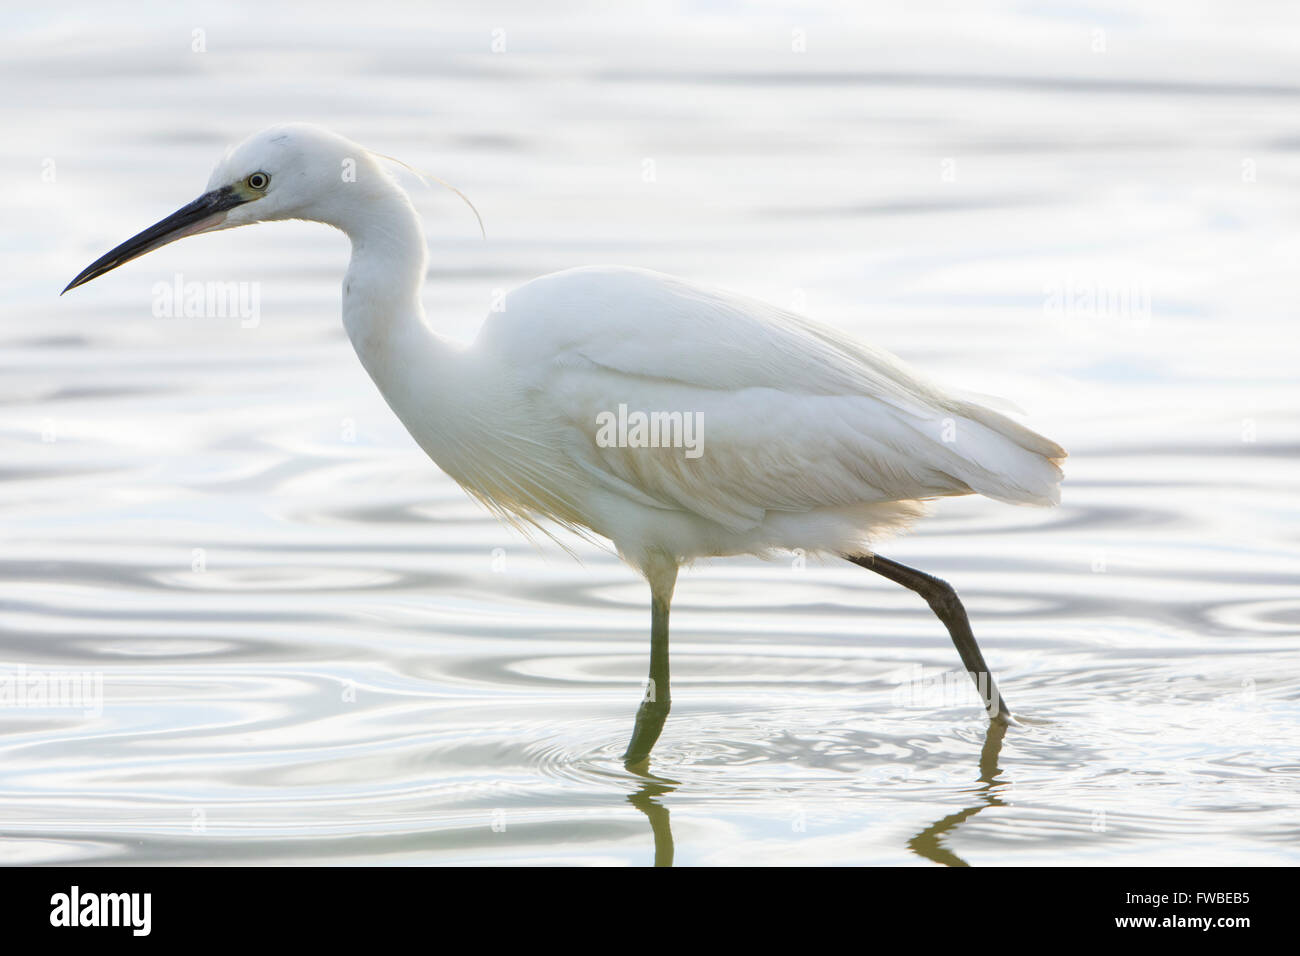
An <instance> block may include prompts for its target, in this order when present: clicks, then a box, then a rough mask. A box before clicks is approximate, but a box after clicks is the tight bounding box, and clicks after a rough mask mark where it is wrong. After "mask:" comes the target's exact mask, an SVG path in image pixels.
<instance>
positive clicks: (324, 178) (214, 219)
mask: <svg viewBox="0 0 1300 956" xmlns="http://www.w3.org/2000/svg"><path fill="white" fill-rule="evenodd" d="M393 190H398V191H399V192H400V189H399V187H397V186H396V184H395V183H394V182H393V180H392V178H391V177H390V176H389V175H388V173H387V171H386V170H384V169H383V168H382V167H381V166H380V165H379V163H378V162H377V160H376V157H375V156H374V155H373V154H372V153H370V152H369V151H368V150H366V149H365V148H363V147H361V146H358V145H357V144H356V143H353V142H352V141H351V140H348V139H345V138H343V137H342V136H339V135H337V134H335V133H331V132H330V131H329V130H326V129H322V128H321V127H319V126H312V125H310V124H308V123H288V124H285V125H281V126H272V127H271V128H270V129H265V130H263V131H262V132H260V133H255V134H254V135H252V136H250V137H249V138H248V139H246V140H244V142H242V143H240V144H239V145H238V146H235V147H233V148H231V149H229V150H227V151H226V154H225V155H224V156H223V157H222V158H221V160H220V161H219V162H218V163H217V165H216V168H215V169H214V170H213V171H212V176H211V178H210V179H209V180H208V187H207V190H206V191H205V192H204V193H203V195H202V196H200V197H199V198H198V199H196V200H194V201H193V202H192V203H189V204H188V205H186V206H183V207H181V208H180V209H178V210H177V211H176V212H174V213H172V214H171V215H170V216H168V217H167V218H166V219H163V220H162V221H160V222H157V223H154V225H152V226H150V227H149V228H148V229H146V230H144V231H143V232H141V233H140V234H139V235H136V236H133V237H132V238H130V239H128V240H127V241H126V242H124V243H122V244H121V245H120V246H118V247H117V248H116V249H113V250H112V251H110V252H108V253H107V254H105V255H103V256H101V257H100V258H98V259H96V260H95V261H94V262H92V263H91V264H90V265H89V266H87V267H86V268H85V269H84V270H83V271H82V272H81V274H80V275H78V276H77V277H76V278H75V279H73V280H72V281H71V282H70V283H68V286H67V288H65V289H64V290H63V291H64V292H67V291H68V289H73V288H76V287H77V286H79V285H82V284H84V283H86V282H89V281H90V280H91V279H94V278H96V277H97V276H101V275H103V274H104V273H105V272H109V271H111V270H113V269H116V268H117V267H118V266H120V265H122V264H123V263H126V262H130V261H131V260H132V259H136V258H138V257H140V256H142V255H144V254H145V253H146V252H151V251H153V250H154V249H157V248H158V247H159V246H165V245H166V244H167V243H169V242H175V241H176V240H177V239H183V238H184V237H186V236H194V235H198V234H199V233H201V232H214V231H216V230H218V229H233V228H234V227H235V226H246V225H249V224H250V223H254V222H270V221H273V220H278V219H309V220H313V221H315V222H323V223H328V224H329V225H332V226H337V227H339V228H341V229H345V228H346V226H347V216H348V214H349V210H356V209H357V208H358V207H359V206H361V205H363V204H364V200H366V199H367V198H374V197H376V196H379V195H391V194H392V192H393Z"/></svg>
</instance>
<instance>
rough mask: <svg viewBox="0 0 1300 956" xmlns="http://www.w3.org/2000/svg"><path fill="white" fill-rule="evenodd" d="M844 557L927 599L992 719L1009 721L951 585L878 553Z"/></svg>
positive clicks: (1004, 706) (1009, 715) (1005, 704)
mask: <svg viewBox="0 0 1300 956" xmlns="http://www.w3.org/2000/svg"><path fill="white" fill-rule="evenodd" d="M844 557H845V558H846V559H847V560H849V561H852V562H853V563H854V564H856V565H857V566H858V567H860V568H866V569H867V570H868V571H874V572H876V574H879V575H880V576H881V577H884V578H888V579H889V580H891V581H893V582H894V583H896V584H901V585H902V586H903V587H905V588H907V589H908V590H910V591H915V592H916V593H917V594H919V595H921V597H923V598H925V603H926V604H929V605H930V610H932V611H934V613H935V616H936V617H938V618H939V620H941V621H943V626H944V627H946V628H947V629H948V635H949V636H950V637H951V638H952V642H953V644H954V645H956V647H957V653H958V654H959V655H960V656H961V662H962V663H963V664H964V665H965V666H966V672H967V673H968V674H970V676H971V680H973V681H974V682H975V689H976V690H977V691H979V695H980V697H981V699H982V700H983V701H984V709H985V710H987V711H988V714H989V719H990V720H997V721H1003V722H1005V721H1007V720H1009V719H1010V717H1011V711H1009V710H1008V709H1007V703H1006V701H1004V700H1003V699H1002V694H1001V692H1000V691H999V690H998V685H997V684H996V683H994V681H993V672H992V671H990V670H989V666H988V665H987V664H985V663H984V655H983V654H981V653H980V646H979V645H978V644H976V643H975V635H974V634H973V633H972V632H971V629H970V620H969V619H968V618H967V617H966V608H965V607H963V606H962V603H961V598H959V597H957V592H956V591H954V590H953V588H952V585H951V584H949V583H948V582H947V581H944V580H942V579H941V578H936V577H934V576H933V575H930V574H926V573H925V572H924V571H918V570H916V568H909V567H908V566H907V565H905V564H899V563H898V562H897V561H890V560H889V559H888V558H884V557H881V556H880V555H878V554H867V555H849V554H846V555H844Z"/></svg>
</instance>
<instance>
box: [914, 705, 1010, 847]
mask: <svg viewBox="0 0 1300 956" xmlns="http://www.w3.org/2000/svg"><path fill="white" fill-rule="evenodd" d="M1006 735H1007V725H1006V724H1005V723H1004V722H1002V721H1000V720H993V721H990V722H989V725H988V730H987V732H986V733H985V735H984V746H983V748H982V749H981V750H980V775H979V780H980V783H982V784H983V786H982V787H980V788H979V790H977V791H976V793H977V794H978V796H979V802H978V803H977V804H975V805H974V806H971V807H967V808H966V809H965V810H959V811H958V812H957V813H953V814H949V815H948V816H946V817H944V818H943V819H942V820H939V821H937V822H935V823H932V824H930V826H928V827H926V828H925V829H924V830H922V831H921V832H920V833H918V834H917V835H916V836H914V837H912V839H910V840H908V841H907V847H908V849H909V850H911V851H912V852H913V853H916V854H917V855H919V856H923V857H925V858H926V859H927V860H932V861H934V862H935V863H941V864H943V865H944V866H970V864H969V863H967V862H966V861H965V860H963V859H962V858H961V857H959V856H958V855H957V854H956V853H953V852H952V851H951V850H949V849H948V848H947V847H945V846H944V845H943V837H944V836H945V835H946V834H947V833H948V832H949V831H951V830H954V829H956V828H957V827H958V826H960V825H961V824H963V823H965V822H966V821H967V820H969V819H970V818H971V817H973V816H975V814H977V813H979V812H980V811H981V810H983V809H984V808H985V807H1000V806H1005V804H1003V802H1002V801H1001V800H1000V799H999V798H998V788H999V787H1001V786H1003V785H1004V784H1005V783H1006V781H1000V782H999V781H998V779H997V777H998V774H1000V773H1001V772H1002V769H1001V768H1000V767H999V766H998V757H999V755H1001V753H1002V739H1003V738H1004V737H1005V736H1006Z"/></svg>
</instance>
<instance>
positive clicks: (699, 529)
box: [65, 124, 1065, 760]
mask: <svg viewBox="0 0 1300 956" xmlns="http://www.w3.org/2000/svg"><path fill="white" fill-rule="evenodd" d="M349 164H351V168H352V169H353V170H355V177H354V178H353V179H349V178H347V177H344V176H340V172H339V171H340V169H346V168H348V167H349ZM276 219H307V220H313V221H317V222H322V223H326V224H328V225H332V226H335V227H337V228H339V229H341V230H343V231H344V232H345V233H346V234H347V235H348V237H349V238H350V239H351V241H352V258H351V262H350V263H349V266H348V270H347V275H346V278H345V279H344V285H343V290H344V291H343V321H344V324H345V326H346V328H347V330H348V334H349V336H350V338H351V340H352V343H353V346H354V347H355V349H356V351H357V355H358V357H359V358H360V359H361V362H362V364H363V365H364V366H365V368H366V370H367V371H368V372H369V374H370V376H371V377H372V378H373V379H374V381H375V384H376V385H377V386H378V387H379V390H380V392H381V393H382V394H383V396H384V398H385V399H386V400H387V402H388V403H389V405H390V406H391V407H392V409H393V411H394V412H395V413H396V414H397V415H398V417H399V418H400V419H401V420H402V422H403V424H405V426H406V428H407V429H408V430H409V431H410V433H411V435H412V436H413V437H414V438H415V440H416V441H417V442H418V443H419V444H420V446H421V447H422V448H423V449H424V450H425V451H426V452H427V453H428V454H429V456H430V457H431V458H433V460H434V461H435V462H437V463H438V465H440V466H441V467H442V468H443V469H444V470H445V471H446V472H447V473H448V474H449V475H451V476H452V477H453V478H455V479H456V480H457V481H458V482H460V484H461V485H463V486H464V487H465V488H466V490H467V491H469V492H470V493H471V494H473V495H474V496H475V497H477V498H478V499H479V500H481V501H482V502H484V503H485V504H486V505H487V506H488V507H489V508H491V509H492V510H493V511H495V512H496V513H498V514H499V515H501V516H502V517H503V518H505V519H507V520H509V521H512V522H514V523H516V524H525V523H532V524H535V525H538V526H541V527H546V526H547V525H548V523H552V522H553V523H555V524H558V525H561V526H563V527H566V528H569V529H571V530H573V531H576V532H578V533H582V534H589V535H595V536H600V537H604V538H608V539H609V540H611V541H612V542H613V543H614V545H615V546H616V547H617V548H618V550H619V553H620V554H621V555H622V556H623V557H624V559H625V560H627V561H628V562H629V563H630V564H632V565H633V566H634V567H636V568H638V569H639V570H640V571H641V572H642V573H643V574H645V576H646V578H647V579H648V581H649V583H650V586H651V593H652V609H653V612H654V614H653V627H652V666H651V678H652V680H651V686H652V687H654V686H656V684H657V685H658V686H659V687H660V690H661V692H662V693H661V696H660V697H659V698H658V699H657V700H656V699H654V698H653V695H652V698H651V699H648V700H647V701H646V702H645V703H643V705H642V709H641V712H639V714H638V722H637V730H636V732H635V733H634V740H633V744H632V746H631V747H629V754H628V756H629V759H630V760H631V759H639V758H640V757H643V756H645V755H646V754H648V753H649V747H650V746H651V745H653V743H654V740H655V739H656V738H657V736H658V733H659V727H661V726H662V724H663V717H664V716H666V714H667V694H666V690H667V676H668V670H667V618H668V605H669V602H670V601H671V596H672V591H673V587H674V583H675V580H676V575H677V568H678V566H679V565H681V564H683V563H686V562H689V561H691V560H693V559H695V558H698V557H702V556H714V555H728V554H741V553H757V554H763V553H767V552H770V551H772V550H774V549H793V548H802V549H804V550H806V551H808V552H827V553H832V554H840V555H844V556H846V557H849V558H850V559H851V560H854V561H855V562H856V563H859V564H862V565H863V566H864V567H869V568H870V569H871V570H875V571H878V572H879V573H881V574H883V575H885V576H886V577H890V578H891V579H892V580H895V581H898V582H899V583H903V584H904V585H905V586H907V587H910V588H912V589H913V590H916V591H918V593H921V594H922V595H923V596H925V597H926V599H927V600H928V601H929V602H930V604H931V606H932V607H933V608H934V609H935V611H936V613H938V614H939V615H940V617H941V618H942V619H943V620H944V623H945V624H946V625H947V626H948V628H949V631H950V633H951V634H952V636H953V640H954V642H956V644H957V647H958V650H959V651H960V652H961V654H962V657H963V660H964V661H965V662H966V663H967V667H968V669H969V670H971V672H972V675H973V676H976V677H977V683H978V681H979V679H980V675H982V676H983V678H987V687H982V688H981V693H982V694H983V695H984V698H985V702H986V705H988V706H989V710H990V713H991V714H993V715H994V716H997V715H998V710H999V705H1000V706H1001V708H1002V711H1003V713H1005V705H1004V704H1002V701H1001V697H1000V696H999V695H998V694H997V691H996V688H995V687H993V684H992V680H991V677H989V675H988V673H987V668H986V667H985V666H984V663H983V659H982V657H981V656H980V654H979V650H978V647H977V646H976V645H975V643H974V638H973V636H972V635H970V633H969V626H968V625H967V624H966V623H965V613H964V611H961V613H960V614H959V615H958V614H957V611H959V610H960V602H959V601H957V599H956V594H955V592H951V589H950V588H948V587H947V585H946V584H944V583H943V582H940V581H937V579H933V578H930V577H929V576H927V575H923V574H921V573H920V572H917V571H914V570H912V569H908V568H904V567H903V566H901V565H894V564H893V563H892V562H887V561H886V559H883V558H880V559H877V558H872V557H866V555H868V554H869V548H870V545H871V542H872V541H873V539H875V538H877V537H878V536H880V535H883V534H886V533H890V532H894V531H897V530H899V529H901V528H903V527H905V526H906V525H907V524H908V523H909V522H910V521H912V520H913V519H915V518H916V517H918V516H920V515H922V514H923V513H924V510H925V504H924V502H925V501H926V500H928V499H932V498H938V497H944V496H950V495H965V494H971V493H979V494H983V495H987V496H988V497H990V498H995V499H997V500H999V501H1006V502H1011V503H1026V504H1037V505H1049V504H1054V503H1056V501H1057V500H1058V498H1059V482H1060V480H1061V470H1060V468H1059V462H1060V460H1061V459H1063V458H1064V457H1065V451H1064V450H1063V449H1062V448H1061V447H1060V446H1059V445H1057V444H1055V443H1054V442H1052V441H1049V440H1048V439H1046V438H1044V437H1042V436H1041V435H1038V434H1036V433H1034V432H1032V431H1030V430H1029V429H1027V428H1025V427H1024V426H1022V425H1020V424H1018V423H1016V422H1014V421H1012V420H1011V419H1009V418H1007V417H1006V416H1005V415H1003V414H1001V413H999V412H996V411H993V410H992V409H989V408H987V407H984V406H982V405H980V404H978V403H975V402H972V401H967V400H964V399H962V398H959V397H957V396H955V395H953V394H950V393H946V392H944V391H943V390H941V389H939V388H937V387H935V386H934V385H932V384H930V383H928V382H926V381H925V380H924V379H923V378H921V377H920V376H919V375H917V374H916V373H915V372H913V371H912V370H910V369H909V368H908V367H907V366H905V365H904V364H903V363H902V362H900V361H899V360H898V359H896V358H894V357H893V356H892V355H890V354H888V353H886V352H883V351H881V350H879V349H875V348H872V347H870V346H868V345H864V344H862V343H860V342H857V341H854V340H853V339H851V338H848V337H846V336H844V335H842V334H840V333H838V332H836V331H834V330H833V329H830V328H827V327H824V326H821V325H818V324H816V323H814V322H812V321H810V320H808V319H805V318H803V317H801V316H798V315H795V314H792V313H790V312H786V311H783V310H780V309H776V308H773V307H772V306H770V305H767V304H765V303H763V302H759V301H755V300H753V299H747V298H743V297H741V296H738V295H732V294H729V293H725V292H720V291H716V290H713V289H708V288H704V287H701V286H698V285H695V284H693V283H690V282H686V281H684V280H682V279H677V278H673V277H671V276H666V275H661V274H659V273H655V272H651V271H648V270H644V269H632V268H625V267H617V266H595V267H587V268H581V269H572V270H569V271H566V272H559V273H555V274H553V275H547V276H543V277H541V278H539V279H535V280H533V281H532V282H529V283H527V284H525V285H523V286H521V287H519V288H518V289H516V290H514V291H513V292H511V293H510V294H509V295H508V296H507V297H506V299H505V302H504V308H503V309H502V310H501V311H498V312H492V313H490V314H489V317H488V319H487V321H486V322H485V324H484V325H483V327H482V329H481V331H480V333H479V335H478V337H477V339H476V340H475V341H474V342H473V343H472V344H471V345H469V346H467V347H461V346H457V345H454V344H453V343H451V342H448V341H446V340H445V339H443V338H442V337H440V336H439V335H438V334H437V333H436V332H434V331H433V329H432V328H431V327H430V326H429V325H428V324H427V323H426V321H425V318H424V311H423V308H422V307H421V304H420V288H421V284H422V282H423V278H424V274H425V255H426V253H425V243H424V233H423V229H422V227H421V223H420V220H419V217H418V216H417V214H416V212H415V210H414V208H413V207H412V205H411V203H410V200H409V198H408V197H407V195H406V194H405V192H403V190H402V189H401V188H400V186H399V185H398V184H397V183H396V182H395V181H394V180H393V178H392V177H391V176H390V175H389V174H388V172H387V171H386V170H385V169H384V167H383V166H382V164H381V162H380V158H379V157H377V156H375V155H374V154H371V153H369V152H368V151H366V150H365V149H364V148H362V147H360V146H358V145H357V144H355V143H352V142H350V141H348V140H346V139H344V138H342V137H340V136H337V135H335V134H333V133H330V132H328V131H326V130H322V129H319V128H317V127H312V126H307V125H303V124H292V125H287V126H280V127H274V128H272V129H270V130H266V131H264V132H262V133H259V134H257V135H255V136H253V137H251V138H250V139H249V140H247V141H245V142H244V143H243V144H241V145H240V146H238V147H236V148H234V149H233V150H231V151H229V152H228V153H227V154H226V156H225V157H223V159H222V160H221V161H220V162H219V163H218V165H217V168H216V169H215V170H214V172H213V174H212V177H211V180H210V181H209V184H208V191H207V192H206V193H205V194H204V195H203V196H202V197H200V199H198V200H196V201H195V202H194V203H191V204H190V205H189V206H186V207H185V208H183V209H182V210H180V211H179V212H177V213H176V214H175V215H173V216H171V217H169V218H168V219H166V220H163V221H162V222H160V223H158V224H157V225H155V226H153V227H151V228H150V229H148V230H146V231H145V232H143V233H141V234H140V235H139V236H137V237H135V238H134V239H131V240H128V241H127V242H126V243H123V244H122V245H121V246H119V247H118V248H117V249H115V250H113V251H112V252H110V253H108V254H107V255H106V256H104V257H102V258H101V259H99V260H98V261H96V262H95V263H93V264H92V265H91V266H90V267H88V268H87V269H86V270H85V271H84V272H82V273H81V275H79V276H78V277H77V278H76V279H74V280H73V282H72V283H71V284H70V285H69V287H68V288H72V287H74V286H76V285H80V284H81V283H83V282H87V281H89V280H90V279H92V278H94V277H95V276H97V275H101V274H103V273H104V272H107V271H109V270H110V269H113V268H116V267H117V266H119V265H121V264H122V263H124V262H127V261H129V260H130V259H132V258H135V257H136V256H139V255H143V254H144V253H145V252H148V251H149V250H150V249H154V248H157V247H158V246H159V245H162V244H164V243H166V242H170V241H172V240H174V239H177V238H180V237H181V236H184V235H192V234H195V233H197V232H203V231H211V230H214V229H227V228H232V227H234V226H239V225H244V224H248V223H252V222H260V221H267V220H276ZM65 291H66V290H65ZM628 409H631V410H633V411H634V412H635V413H647V414H648V413H660V414H663V415H669V416H672V415H677V416H679V417H681V418H682V420H683V421H684V420H685V416H689V421H690V422H691V423H694V424H696V425H698V429H699V432H698V435H697V437H698V439H699V441H698V442H697V447H695V448H693V449H688V448H687V447H685V446H683V445H682V444H680V443H679V444H677V445H670V446H668V447H663V446H661V447H642V446H639V445H634V443H632V442H623V443H619V442H614V443H612V444H611V443H610V442H609V441H608V440H607V439H608V435H607V434H606V435H605V438H604V439H602V433H601V431H600V423H601V421H602V420H605V421H608V419H609V417H610V416H612V415H615V414H616V413H617V414H622V413H623V412H625V411H626V410H628ZM620 437H626V436H620ZM678 437H681V433H678ZM692 451H693V452H694V453H691V452H692ZM877 562H879V563H877ZM963 628H964V631H963ZM656 722H657V726H653V725H655V724H656Z"/></svg>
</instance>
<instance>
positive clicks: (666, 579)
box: [623, 558, 677, 767]
mask: <svg viewBox="0 0 1300 956" xmlns="http://www.w3.org/2000/svg"><path fill="white" fill-rule="evenodd" d="M646 577H647V578H648V579H649V581H650V679H649V680H648V681H647V682H646V689H645V696H644V697H642V698H641V706H640V707H638V708H637V712H636V725H635V726H634V727H633V728H632V740H631V742H630V743H628V745H627V752H626V753H624V754H623V763H624V765H625V766H629V767H631V766H633V765H634V764H638V763H640V762H641V761H643V760H645V759H646V758H647V757H649V756H650V751H651V750H652V749H653V748H654V745H655V742H656V741H657V740H658V739H659V734H660V733H661V732H662V731H663V729H664V721H665V720H667V719H668V711H669V710H671V709H672V697H671V696H670V694H669V692H668V610H669V608H670V607H671V606H672V601H673V586H674V585H675V584H676V583H677V564H676V562H669V560H668V559H666V558H663V559H658V560H656V561H655V562H654V563H653V564H652V565H650V566H648V567H647V573H646Z"/></svg>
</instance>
